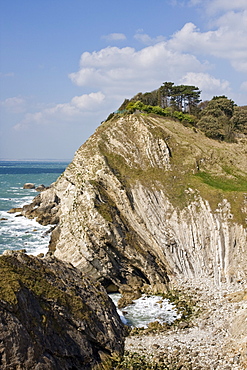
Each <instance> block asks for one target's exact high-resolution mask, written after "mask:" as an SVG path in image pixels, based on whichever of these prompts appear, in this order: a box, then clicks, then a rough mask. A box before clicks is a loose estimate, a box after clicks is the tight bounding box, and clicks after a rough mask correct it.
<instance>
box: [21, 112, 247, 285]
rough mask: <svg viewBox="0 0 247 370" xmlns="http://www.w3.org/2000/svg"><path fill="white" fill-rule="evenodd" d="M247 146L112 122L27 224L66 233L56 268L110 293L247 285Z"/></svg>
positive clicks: (167, 124)
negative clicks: (186, 282)
mask: <svg viewBox="0 0 247 370" xmlns="http://www.w3.org/2000/svg"><path fill="white" fill-rule="evenodd" d="M246 179H247V156H246V140H244V139H241V140H240V141H239V142H238V143H233V144H228V143H225V142H224V143H223V142H217V141H214V140H211V139H208V138H206V137H205V136H204V135H203V134H201V133H200V132H197V131H196V130H193V129H192V128H188V127H184V126H183V125H181V124H180V123H177V122H174V121H171V120H167V119H165V118H160V117H157V116H151V115H149V116H141V115H135V114H132V115H127V116H123V117H114V118H112V119H111V120H109V121H107V122H104V123H103V124H102V125H101V126H100V127H99V128H98V129H97V130H96V132H95V134H94V135H92V137H91V138H90V139H89V140H88V141H87V142H86V143H85V144H84V145H82V146H81V148H80V149H79V150H78V151H77V153H76V154H75V157H74V159H73V161H72V163H71V164H70V165H69V166H68V167H67V169H66V171H65V172H64V173H63V174H62V175H61V176H60V178H59V179H58V180H57V181H56V183H55V184H54V186H52V187H51V188H50V189H48V190H46V191H44V192H42V193H41V194H40V195H39V196H38V197H37V198H35V199H34V202H33V204H32V205H29V206H27V207H26V209H25V207H24V214H25V215H29V216H31V217H38V220H39V221H40V222H41V223H43V224H45V223H52V224H54V225H57V226H56V228H55V230H54V231H53V234H52V238H51V245H52V248H51V249H52V252H54V255H55V256H56V257H57V258H60V259H62V260H65V261H68V262H71V263H72V264H73V265H74V266H77V267H78V268H80V269H82V270H83V271H84V272H86V273H89V274H90V275H91V276H92V277H93V278H95V279H96V280H97V279H98V280H100V281H101V282H102V283H103V285H105V286H106V287H108V286H109V287H111V288H112V287H113V286H116V287H121V286H124V285H126V284H127V285H132V286H133V285H135V286H139V287H147V286H152V289H153V290H155V289H156V290H162V289H164V286H165V285H167V283H168V282H169V281H171V280H173V279H178V278H200V277H204V278H208V279H210V280H213V281H214V283H215V284H216V285H220V284H221V283H222V282H225V281H226V282H228V283H229V284H230V283H231V282H232V281H241V279H245V278H246V276H247V250H246V248H247V231H246V230H247V229H246V225H247V224H246V219H247V186H246Z"/></svg>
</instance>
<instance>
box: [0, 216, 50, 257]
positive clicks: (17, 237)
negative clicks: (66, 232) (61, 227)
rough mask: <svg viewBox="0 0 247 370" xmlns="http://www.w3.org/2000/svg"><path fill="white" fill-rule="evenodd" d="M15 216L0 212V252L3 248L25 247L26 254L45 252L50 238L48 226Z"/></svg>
mask: <svg viewBox="0 0 247 370" xmlns="http://www.w3.org/2000/svg"><path fill="white" fill-rule="evenodd" d="M16 216H17V214H9V213H7V212H5V211H1V212H0V218H2V219H3V220H2V221H1V228H0V237H1V244H0V250H1V252H3V250H5V249H15V250H16V249H26V251H27V253H28V254H34V255H37V254H39V253H46V252H47V251H48V244H49V239H50V236H49V234H48V233H47V231H48V230H49V229H50V226H43V225H40V224H39V223H38V222H36V221H35V220H30V219H27V218H25V217H23V216H20V217H16Z"/></svg>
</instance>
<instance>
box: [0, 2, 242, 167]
mask: <svg viewBox="0 0 247 370" xmlns="http://www.w3.org/2000/svg"><path fill="white" fill-rule="evenodd" d="M0 24H1V26H0V50H1V51H0V110H1V115H0V159H1V160H31V159H33V160H34V159H35V160H38V159H40V160H49V159H56V160H71V159H72V158H73V156H74V153H75V151H76V150H77V149H78V148H79V147H80V145H82V144H83V143H84V142H85V141H86V140H87V139H88V138H89V137H90V135H92V134H93V132H94V131H95V129H96V128H97V127H98V126H99V125H100V123H101V122H102V121H104V120H105V119H106V118H107V117H108V115H109V114H110V113H111V112H113V111H115V110H117V109H118V107H119V106H120V105H121V103H122V102H123V101H124V99H125V98H131V97H132V96H134V95H135V94H137V93H138V92H147V91H152V90H154V89H157V88H158V87H160V86H161V85H162V84H163V82H166V81H167V82H170V81H171V82H174V83H175V85H178V84H187V85H195V86H197V87H199V89H200V90H201V91H202V93H201V99H202V100H210V99H211V98H212V97H213V96H218V95H226V96H227V97H228V98H230V99H232V100H234V102H235V103H236V104H237V105H247V1H246V0H234V1H233V0H187V1H186V0H183V1H182V0H181V1H179V0H152V1H150V0H131V1H130V0H125V1H117V0H91V1H88V0H87V1H84V0H35V1H34V0H0Z"/></svg>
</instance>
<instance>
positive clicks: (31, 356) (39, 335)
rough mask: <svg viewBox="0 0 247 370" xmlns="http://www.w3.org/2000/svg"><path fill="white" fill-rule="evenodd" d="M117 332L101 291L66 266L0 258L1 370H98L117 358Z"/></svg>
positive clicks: (8, 255)
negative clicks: (96, 369)
mask: <svg viewBox="0 0 247 370" xmlns="http://www.w3.org/2000/svg"><path fill="white" fill-rule="evenodd" d="M123 331H124V328H123V325H122V323H121V321H120V319H119V316H118V314H117V312H116V308H115V306H114V304H113V303H112V301H111V300H110V299H109V297H108V295H107V293H106V292H105V290H104V288H103V287H102V286H101V285H100V284H97V283H93V282H92V281H91V280H90V279H89V278H87V277H85V276H83V275H82V273H81V272H79V271H78V270H77V269H76V268H74V267H73V266H72V265H71V264H67V263H63V262H62V261H59V260H57V259H55V258H54V257H46V258H42V259H41V258H37V257H33V256H28V255H26V254H25V253H21V252H13V251H6V252H4V254H3V255H2V256H0V353H1V356H0V368H1V369H3V370H5V369H17V368H18V369H19V368H20V369H25V370H31V369H32V370H41V369H44V370H50V369H51V370H57V369H63V370H66V369H85V370H87V369H94V368H95V367H97V368H101V366H103V364H104V362H106V361H108V360H109V357H110V356H112V355H113V356H116V355H121V354H122V352H123V346H124V336H123ZM98 366H99V367H98Z"/></svg>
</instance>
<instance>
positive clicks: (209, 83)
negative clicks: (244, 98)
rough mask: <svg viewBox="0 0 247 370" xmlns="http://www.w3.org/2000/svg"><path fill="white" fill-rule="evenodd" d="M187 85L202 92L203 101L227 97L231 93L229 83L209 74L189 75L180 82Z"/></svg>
mask: <svg viewBox="0 0 247 370" xmlns="http://www.w3.org/2000/svg"><path fill="white" fill-rule="evenodd" d="M180 82H181V83H182V84H185V85H194V86H197V87H199V89H200V90H201V91H202V95H201V97H202V99H203V100H209V99H211V98H212V96H217V95H227V94H229V93H230V84H229V82H228V81H225V80H220V79H218V78H215V77H213V76H211V75H209V74H208V73H194V72H189V73H187V74H186V75H185V76H184V77H183V78H182V79H181V81H180Z"/></svg>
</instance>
